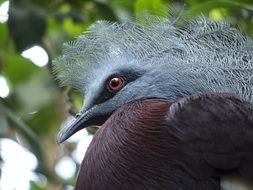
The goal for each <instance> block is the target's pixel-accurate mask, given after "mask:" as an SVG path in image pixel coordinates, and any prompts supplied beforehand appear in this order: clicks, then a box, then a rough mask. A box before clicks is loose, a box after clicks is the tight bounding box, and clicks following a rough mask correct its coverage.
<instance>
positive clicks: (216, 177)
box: [53, 15, 253, 190]
mask: <svg viewBox="0 0 253 190" xmlns="http://www.w3.org/2000/svg"><path fill="white" fill-rule="evenodd" d="M252 55H253V43H252V40H251V39H250V38H249V37H248V36H247V35H246V34H245V33H243V32H242V31H240V30H239V29H237V28H235V27H232V26H231V25H230V24H228V23H226V22H222V21H213V20H210V19H207V18H205V17H199V18H194V19H180V18H178V17H175V18H164V17H158V16H150V15H148V16H145V19H144V20H142V22H138V21H124V22H108V21H97V22H96V23H95V24H93V25H92V26H91V27H90V28H89V29H88V30H87V31H86V32H85V33H84V34H83V35H80V36H79V37H78V38H77V39H76V40H75V41H74V42H70V43H66V44H64V47H63V52H62V55H61V56H60V57H58V58H57V59H55V60H54V61H53V69H54V73H55V75H56V77H57V79H58V80H59V81H60V82H61V84H62V85H70V86H72V87H73V88H77V89H79V90H80V91H81V92H82V93H83V94H84V97H85V99H84V102H85V103H84V107H83V108H82V109H81V111H80V112H79V113H78V114H77V115H76V118H75V119H74V120H73V121H72V122H71V123H70V124H69V125H67V126H66V127H64V128H63V129H62V130H61V131H60V132H59V134H58V137H57V141H58V143H62V142H64V141H65V140H66V139H68V138H69V137H70V136H72V135H73V134H74V133H76V132H77V131H79V130H81V129H83V128H86V127H89V126H93V125H96V126H100V127H99V129H98V131H97V132H96V134H95V136H94V139H93V141H92V142H91V144H90V146H89V148H88V150H87V152H86V153H85V157H84V160H83V162H82V164H81V167H80V168H81V169H80V172H79V176H78V179H77V183H76V189H77V190H84V189H85V190H105V189H112V190H113V189H120V188H121V189H133V190H135V189H136V190H142V189H143V190H144V189H147V190H156V189H158V190H159V189H161V190H182V189H195V190H198V189H200V190H201V189H205V190H216V189H217V190H218V189H220V185H219V184H220V178H221V176H222V175H223V174H224V175H234V174H238V175H239V176H241V177H243V178H246V180H247V179H249V180H252V179H253V178H252V171H253V166H252V165H253V161H252V158H253V157H252V155H253V148H252V144H253V143H252V140H251V139H253V132H252V126H253V125H252V117H253V116H252V113H253V112H252V102H253V75H252V73H253V58H252Z"/></svg>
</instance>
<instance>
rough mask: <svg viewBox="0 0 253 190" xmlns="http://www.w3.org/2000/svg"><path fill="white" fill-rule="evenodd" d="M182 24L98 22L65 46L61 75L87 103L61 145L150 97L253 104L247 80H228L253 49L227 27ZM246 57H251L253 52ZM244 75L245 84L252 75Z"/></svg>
mask: <svg viewBox="0 0 253 190" xmlns="http://www.w3.org/2000/svg"><path fill="white" fill-rule="evenodd" d="M176 20H177V19H176ZM177 22H179V23H177V24H175V23H176V21H173V20H172V21H170V20H168V19H164V18H159V19H157V18H156V19H153V18H152V17H151V18H150V17H148V18H147V22H145V24H139V23H137V22H131V21H126V22H123V23H110V22H106V21H98V22H96V23H95V24H93V25H92V26H91V27H90V28H89V29H88V31H87V32H86V33H85V34H84V35H81V36H79V37H78V38H77V39H76V40H75V41H74V42H72V43H66V44H65V45H64V48H63V52H62V55H61V56H60V57H59V58H58V59H56V60H55V61H54V62H53V68H54V71H55V73H56V75H57V78H58V79H59V80H60V81H61V82H62V84H63V85H70V86H72V87H75V88H77V89H79V90H80V91H81V92H82V93H83V94H84V95H85V98H84V99H85V101H84V102H85V104H84V107H83V109H82V110H81V111H80V113H79V114H78V116H77V117H76V119H75V120H74V121H73V122H72V124H70V125H68V126H66V127H65V128H64V129H62V130H61V132H60V133H59V136H58V142H63V141H65V140H66V139H67V138H69V137H70V136H71V135H73V134H74V133H75V132H77V131H79V130H80V129H83V128H85V127H88V126H91V125H101V124H103V123H104V122H105V121H106V120H107V119H108V117H109V116H110V115H111V114H112V113H113V111H115V110H116V109H117V108H119V107H120V106H122V105H123V104H126V103H128V102H130V101H134V100H137V99H140V98H143V97H155V98H167V99H169V100H171V101H174V100H178V99H179V98H182V97H184V96H186V95H191V94H196V93H202V92H210V91H211V92H220V91H221V92H228V93H229V92H237V94H239V95H241V96H242V97H246V96H248V97H249V99H251V95H249V94H250V92H248V91H247V90H245V89H244V86H243V85H245V84H246V83H245V81H244V80H242V81H240V80H238V81H231V80H229V79H230V78H233V75H234V74H233V71H234V65H233V63H237V62H238V63H241V62H242V61H243V60H244V59H242V58H241V57H240V56H237V52H240V53H241V54H242V55H244V54H243V53H242V52H245V51H244V49H243V51H242V48H243V47H246V46H248V45H250V46H251V42H250V41H249V40H247V39H246V38H245V37H244V35H243V34H242V33H240V32H239V31H237V30H235V29H234V28H229V27H228V25H227V24H226V23H216V22H214V21H210V20H206V19H203V18H200V19H196V20H193V21H189V22H186V23H183V22H180V21H177ZM177 26H179V27H177ZM200 29H201V30H200ZM207 34H208V35H207ZM206 36H208V37H206ZM221 37H222V38H221ZM227 39H229V40H227ZM231 44H234V46H233V47H232V46H231ZM217 47H219V48H217ZM231 48H234V49H233V51H231ZM221 49H222V51H220V50H221ZM247 51H248V53H249V55H250V53H251V50H247ZM226 57H229V60H230V61H229V62H227V61H226V60H227V59H226ZM232 58H233V59H232ZM244 58H245V61H249V59H250V58H251V57H250V56H248V57H245V56H244ZM230 63H231V65H229V64H230ZM224 65H226V69H224ZM238 65H242V64H238ZM241 70H242V72H241V73H238V75H240V76H242V77H239V78H243V76H244V75H245V73H244V70H243V69H241ZM245 72H246V71H245ZM246 74H247V73H246ZM247 76H248V75H247ZM249 83H250V82H249Z"/></svg>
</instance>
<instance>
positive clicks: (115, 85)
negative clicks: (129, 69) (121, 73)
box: [108, 77, 124, 92]
mask: <svg viewBox="0 0 253 190" xmlns="http://www.w3.org/2000/svg"><path fill="white" fill-rule="evenodd" d="M123 84H124V80H123V79H122V78H121V77H113V78H111V79H110V80H109V81H108V88H109V90H111V91H113V92H118V91H119V90H120V89H121V88H122V87H123Z"/></svg>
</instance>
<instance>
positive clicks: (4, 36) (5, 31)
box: [0, 13, 8, 47]
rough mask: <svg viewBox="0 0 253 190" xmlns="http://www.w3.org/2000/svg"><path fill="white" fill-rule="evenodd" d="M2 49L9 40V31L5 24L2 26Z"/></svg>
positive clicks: (0, 44) (0, 31)
mask: <svg viewBox="0 0 253 190" xmlns="http://www.w3.org/2000/svg"><path fill="white" fill-rule="evenodd" d="M0 14H1V13H0ZM0 34H1V35H0V47H3V46H4V43H6V41H7V39H8V31H7V27H6V25H5V24H0Z"/></svg>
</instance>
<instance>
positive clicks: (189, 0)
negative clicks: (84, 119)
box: [0, 0, 253, 190]
mask: <svg viewBox="0 0 253 190" xmlns="http://www.w3.org/2000/svg"><path fill="white" fill-rule="evenodd" d="M3 2H4V0H0V4H1V3H3ZM182 5H184V6H182ZM173 7H174V8H175V7H177V8H178V7H181V8H183V7H184V8H185V9H186V12H185V14H186V15H187V16H189V17H193V16H198V15H201V14H204V15H206V16H209V17H211V18H212V19H216V20H221V19H226V20H229V22H231V23H233V24H235V25H238V26H239V27H240V28H241V29H242V30H244V31H245V32H246V33H248V34H249V35H250V36H253V3H252V0H209V1H202V0H179V1H176V0H175V1H172V0H171V1H166V0H135V1H134V0H133V1H129V0H85V1H82V0H63V1H59V0H43V1H41V0H10V8H9V19H8V22H7V23H2V24H1V23H0V34H1V35H0V72H1V74H2V75H3V76H4V77H5V78H6V79H7V81H8V84H9V87H10V90H11V91H10V94H9V96H8V97H7V98H0V137H1V138H3V137H5V138H10V139H13V140H15V141H17V142H18V143H20V144H21V145H22V146H24V147H27V148H28V149H29V150H30V151H31V152H32V153H33V154H34V155H35V156H36V157H37V159H38V160H39V165H38V167H37V169H36V173H37V174H40V175H43V176H45V177H46V178H47V181H48V183H47V185H46V187H43V188H42V187H40V186H39V185H38V184H36V182H31V189H34V190H35V189H65V185H67V184H73V183H74V180H75V177H74V176H73V179H71V180H64V179H61V178H60V177H59V176H57V174H56V173H55V171H54V166H55V164H56V163H57V162H58V160H59V159H60V158H61V157H63V156H64V155H66V154H70V152H71V151H73V149H74V148H75V144H73V145H66V146H65V147H64V148H60V147H59V146H58V145H57V144H56V143H55V136H56V134H57V131H58V130H59V126H60V124H61V121H63V120H65V119H66V118H67V116H68V115H69V112H70V113H72V114H74V113H76V112H77V110H79V109H80V108H81V106H82V95H81V94H79V92H76V91H74V90H70V91H69V88H68V87H59V85H58V83H57V81H56V80H54V74H53V72H52V69H51V60H52V59H53V58H55V57H57V56H58V55H59V54H60V52H61V47H62V44H63V42H66V41H69V40H74V38H75V37H76V36H77V35H79V34H81V33H82V32H84V31H85V30H86V28H87V27H88V26H90V25H91V24H92V23H93V22H95V21H96V20H99V19H105V20H110V21H120V20H124V19H132V17H133V16H134V15H140V14H141V13H142V12H143V11H144V10H147V9H148V10H149V11H151V13H152V14H161V13H165V12H167V10H168V12H169V13H172V12H173V9H174V8H173ZM163 15H164V14H163ZM165 15H166V14H165ZM36 44H39V45H41V46H42V47H44V49H45V50H46V52H47V53H48V55H49V63H48V65H47V66H45V67H37V66H35V65H34V64H33V63H32V61H30V60H28V59H26V58H24V57H22V56H21V52H22V51H24V50H25V49H28V48H30V47H31V46H33V45H36ZM0 88H1V86H0ZM67 94H68V96H67ZM52 155H54V156H52ZM0 158H1V157H0ZM0 161H1V159H0ZM0 173H1V172H0Z"/></svg>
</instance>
